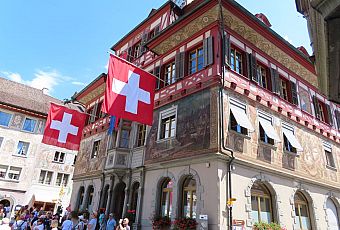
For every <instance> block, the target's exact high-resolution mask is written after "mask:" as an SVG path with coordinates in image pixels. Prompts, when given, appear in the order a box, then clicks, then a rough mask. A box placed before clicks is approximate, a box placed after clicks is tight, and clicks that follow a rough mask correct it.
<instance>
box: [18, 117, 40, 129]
mask: <svg viewBox="0 0 340 230" xmlns="http://www.w3.org/2000/svg"><path fill="white" fill-rule="evenodd" d="M27 119H30V120H33V121H35V125H34V128H33V130H32V131H30V130H25V129H24V126H25V122H26V120H27ZM37 125H38V120H37V119H33V118H31V117H25V120H24V122H23V123H22V127H21V131H24V132H28V133H34V131H35V130H36V128H37Z"/></svg>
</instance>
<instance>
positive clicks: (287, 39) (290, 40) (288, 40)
mask: <svg viewBox="0 0 340 230" xmlns="http://www.w3.org/2000/svg"><path fill="white" fill-rule="evenodd" d="M283 38H284V39H285V40H286V41H287V42H289V43H290V44H293V40H292V39H289V37H288V35H285V36H283Z"/></svg>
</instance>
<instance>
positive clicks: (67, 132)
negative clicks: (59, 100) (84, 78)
mask: <svg viewBox="0 0 340 230" xmlns="http://www.w3.org/2000/svg"><path fill="white" fill-rule="evenodd" d="M85 119H86V114H84V113H80V112H78V111H76V110H73V109H69V108H66V107H64V106H61V105H57V104H53V103H51V106H50V111H49V113H48V117H47V122H46V127H45V131H44V136H43V139H42V142H43V143H45V144H48V145H54V146H58V147H61V148H66V149H70V150H79V145H80V140H81V135H82V132H83V128H84V124H85Z"/></svg>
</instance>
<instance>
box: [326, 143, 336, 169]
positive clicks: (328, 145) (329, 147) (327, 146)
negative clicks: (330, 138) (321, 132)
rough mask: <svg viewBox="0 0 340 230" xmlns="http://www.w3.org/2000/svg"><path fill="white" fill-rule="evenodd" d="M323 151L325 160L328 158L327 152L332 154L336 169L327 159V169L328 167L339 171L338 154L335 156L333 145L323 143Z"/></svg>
mask: <svg viewBox="0 0 340 230" xmlns="http://www.w3.org/2000/svg"><path fill="white" fill-rule="evenodd" d="M323 150H324V154H325V158H326V152H329V153H331V155H332V158H333V164H334V167H333V166H332V165H329V164H328V163H327V159H326V160H325V163H326V167H327V168H331V169H337V165H336V154H333V151H332V145H331V144H330V143H329V142H326V141H323Z"/></svg>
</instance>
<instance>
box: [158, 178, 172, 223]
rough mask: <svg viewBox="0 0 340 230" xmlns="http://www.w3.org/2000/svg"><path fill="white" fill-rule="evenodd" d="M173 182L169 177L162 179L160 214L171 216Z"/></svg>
mask: <svg viewBox="0 0 340 230" xmlns="http://www.w3.org/2000/svg"><path fill="white" fill-rule="evenodd" d="M172 187H173V182H172V181H171V180H170V178H167V179H165V180H164V181H163V183H162V185H161V190H162V194H161V207H160V214H161V216H162V217H163V216H168V217H170V216H171V212H172V198H173V192H172Z"/></svg>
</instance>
